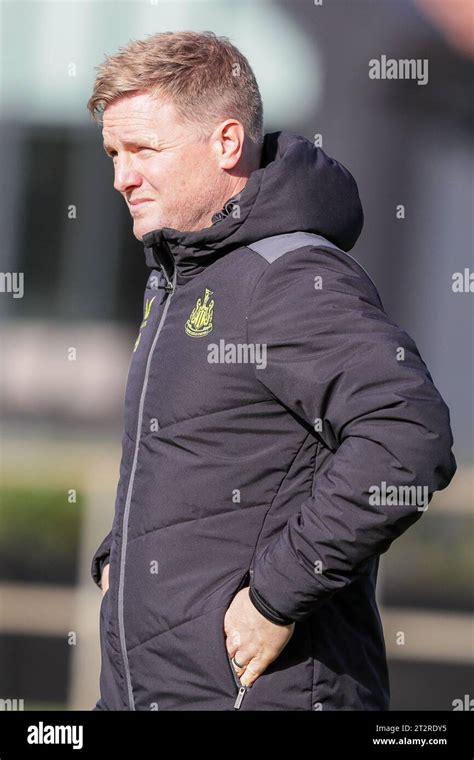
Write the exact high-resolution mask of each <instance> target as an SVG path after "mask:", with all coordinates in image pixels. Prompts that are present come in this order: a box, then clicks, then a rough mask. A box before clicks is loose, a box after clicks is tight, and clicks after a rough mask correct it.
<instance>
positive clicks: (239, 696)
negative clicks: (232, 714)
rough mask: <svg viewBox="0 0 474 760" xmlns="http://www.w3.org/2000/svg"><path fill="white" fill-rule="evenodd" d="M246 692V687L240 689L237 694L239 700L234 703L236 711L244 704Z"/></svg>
mask: <svg viewBox="0 0 474 760" xmlns="http://www.w3.org/2000/svg"><path fill="white" fill-rule="evenodd" d="M246 691H247V687H246V686H240V687H239V693H238V694H237V699H236V700H235V702H234V710H240V705H241V704H242V700H243V698H244V695H245V692H246Z"/></svg>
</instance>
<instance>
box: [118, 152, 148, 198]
mask: <svg viewBox="0 0 474 760" xmlns="http://www.w3.org/2000/svg"><path fill="white" fill-rule="evenodd" d="M142 182H143V178H142V176H141V174H140V173H139V172H137V170H136V169H134V167H133V164H132V162H131V161H130V160H127V159H126V158H119V157H118V156H117V157H116V159H115V163H114V188H115V190H118V192H119V193H125V192H126V191H127V190H129V189H130V188H133V187H139V186H140V185H141V184H142Z"/></svg>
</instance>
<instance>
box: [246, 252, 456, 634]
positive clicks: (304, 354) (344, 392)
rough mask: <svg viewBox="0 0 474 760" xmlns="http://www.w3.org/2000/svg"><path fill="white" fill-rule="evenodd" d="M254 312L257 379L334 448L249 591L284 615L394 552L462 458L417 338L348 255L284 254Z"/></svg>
mask: <svg viewBox="0 0 474 760" xmlns="http://www.w3.org/2000/svg"><path fill="white" fill-rule="evenodd" d="M247 319H248V337H247V340H248V342H249V343H259V344H262V346H265V347H266V363H265V364H266V366H265V367H263V366H262V367H255V368H254V372H255V376H256V378H257V379H258V381H259V382H260V383H262V384H263V385H264V386H265V387H266V389H267V390H268V391H269V392H270V393H271V394H272V395H273V396H274V398H275V399H276V400H277V401H278V402H279V403H281V404H283V405H284V406H285V407H287V408H288V409H289V410H291V411H292V412H293V413H294V414H296V415H297V416H298V417H299V418H300V419H301V422H302V424H304V425H305V426H306V427H308V426H311V428H312V430H314V433H315V435H316V436H317V437H318V438H319V440H320V441H321V443H322V444H323V445H324V446H326V447H328V448H329V449H330V450H331V452H332V461H331V464H330V466H329V468H324V473H323V474H320V475H317V476H316V477H315V479H314V487H313V492H312V494H311V496H310V497H309V498H307V499H306V500H305V501H304V502H303V503H302V504H301V508H300V510H299V512H298V513H297V514H294V515H293V516H292V517H291V519H290V520H289V521H288V523H287V524H286V526H285V527H284V529H283V530H282V531H281V532H280V533H279V534H278V535H277V536H276V537H274V538H273V539H272V540H271V542H270V543H268V544H266V545H265V546H264V547H263V548H262V549H259V550H258V552H257V554H256V557H255V563H254V568H253V573H252V577H251V582H250V598H251V599H252V601H253V603H254V605H255V606H256V607H257V608H258V609H259V610H260V612H261V613H262V614H263V615H265V616H266V617H267V618H268V619H270V620H273V621H274V622H275V623H287V622H290V621H293V620H294V621H297V620H303V619H305V618H307V617H309V615H310V614H312V612H314V610H315V608H316V607H317V605H319V604H320V603H322V602H324V601H325V600H326V599H328V597H330V596H331V595H332V594H334V593H337V591H339V590H341V589H343V588H345V587H346V586H347V585H348V584H349V583H351V580H353V579H354V578H355V577H356V575H357V573H358V572H360V571H361V569H363V566H364V563H366V562H367V561H368V560H369V559H370V558H372V557H374V556H375V555H378V554H382V553H384V552H386V551H387V549H388V548H389V546H390V544H391V543H392V541H393V540H394V539H395V538H397V537H398V536H400V535H401V534H402V533H403V532H404V531H405V530H406V529H407V528H408V527H409V526H410V525H412V524H413V523H414V522H415V521H416V520H418V519H419V518H420V517H421V515H422V514H423V512H424V511H425V510H426V508H427V506H428V503H429V501H430V500H431V497H432V494H433V492H434V491H436V490H440V489H442V488H445V487H446V486H447V485H448V483H449V482H450V480H451V478H452V477H453V475H454V473H455V471H456V461H455V459H454V456H453V454H452V451H451V446H452V434H451V428H450V418H449V411H448V408H447V406H446V404H445V402H444V401H443V399H442V397H441V396H440V394H439V392H438V390H437V389H436V388H435V386H434V384H433V381H432V378H431V376H430V374H429V372H428V369H427V367H426V365H425V364H424V362H423V360H422V359H421V357H420V354H419V352H418V350H417V347H416V345H415V343H414V341H413V340H412V339H411V338H410V337H409V335H407V333H406V332H404V331H403V330H402V329H401V328H399V327H398V326H397V325H395V324H394V323H393V322H391V321H390V319H389V318H388V317H387V315H386V313H385V312H384V310H383V307H382V304H381V302H380V299H379V297H378V294H377V291H376V289H375V287H374V285H373V283H372V282H371V280H370V278H369V277H368V275H367V274H366V273H365V272H364V270H363V269H362V268H361V267H360V266H359V265H358V264H357V262H355V261H354V260H353V259H352V258H351V257H349V256H348V255H346V254H344V253H343V252H339V251H331V252H328V251H327V250H324V249H321V248H315V247H314V246H308V247H305V248H303V249H300V250H298V251H293V252H290V253H287V254H285V255H284V256H282V257H281V258H280V259H278V260H276V261H274V262H273V263H272V264H270V265H269V266H268V268H267V269H266V271H265V273H264V274H263V275H262V276H261V278H260V280H259V281H258V283H257V285H256V287H255V290H254V292H253V294H252V299H251V305H250V307H249V312H248V317H247ZM260 355H262V354H260ZM407 501H409V502H411V503H407Z"/></svg>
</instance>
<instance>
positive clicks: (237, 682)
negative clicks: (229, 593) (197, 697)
mask: <svg viewBox="0 0 474 760" xmlns="http://www.w3.org/2000/svg"><path fill="white" fill-rule="evenodd" d="M251 574H252V571H249V570H247V571H246V573H245V575H244V577H243V578H242V580H241V581H240V583H239V585H238V588H237V589H236V591H235V594H238V593H239V591H240V590H241V589H243V587H244V586H245V583H246V582H247V581H248V579H249V578H250V576H251ZM235 594H234V596H235ZM226 651H227V650H226ZM227 659H228V660H229V665H230V669H231V671H232V675H233V677H234V681H235V685H236V686H237V699H236V700H235V702H234V710H240V706H241V704H242V700H243V698H244V697H245V695H246V693H247V692H248V690H249V688H250V687H249V686H243V685H242V684H241V683H240V679H239V677H238V675H237V673H236V672H235V668H234V666H233V664H232V659H231V657H229V653H228V652H227Z"/></svg>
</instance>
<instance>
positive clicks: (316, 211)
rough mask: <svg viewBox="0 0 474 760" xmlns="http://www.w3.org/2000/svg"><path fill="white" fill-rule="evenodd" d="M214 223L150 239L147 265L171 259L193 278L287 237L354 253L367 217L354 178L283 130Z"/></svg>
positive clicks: (267, 143) (267, 141)
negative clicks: (228, 256) (319, 239)
mask: <svg viewBox="0 0 474 760" xmlns="http://www.w3.org/2000/svg"><path fill="white" fill-rule="evenodd" d="M212 221H213V223H212V225H211V226H210V227H206V228H204V229H202V230H197V231H195V232H183V231H180V230H176V229H173V228H171V227H163V228H161V229H157V230H153V231H152V232H148V233H147V234H145V235H144V236H143V244H144V246H145V259H146V262H147V264H148V265H149V266H152V267H155V266H156V264H157V263H159V264H163V263H164V259H166V260H167V261H170V254H171V255H172V257H173V258H174V259H175V263H177V264H178V268H179V269H180V270H181V271H184V272H185V271H186V270H188V269H193V271H194V270H195V268H196V267H198V268H201V267H203V266H205V265H206V264H208V263H210V261H212V260H214V259H215V258H217V257H219V256H221V255H223V254H225V253H226V252H228V251H229V250H233V249H235V248H239V247H241V246H245V245H250V244H251V243H254V242H255V241H257V240H261V239H262V238H265V237H270V236H272V235H279V234H282V233H288V232H314V233H317V234H319V235H322V236H323V237H325V238H326V239H328V240H329V241H330V242H332V243H334V245H337V246H338V247H339V248H342V249H343V250H345V251H348V250H350V249H351V248H352V247H353V246H354V244H355V242H356V240H357V238H358V237H359V235H360V233H361V230H362V226H363V221H364V217H363V211H362V206H361V202H360V198H359V193H358V189H357V185H356V182H355V180H354V178H353V176H352V175H351V173H350V172H349V171H348V170H347V169H346V168H345V167H344V166H343V165H342V164H341V163H339V162H338V161H336V160H335V159H334V158H331V157H330V156H328V155H327V154H326V153H325V152H324V151H323V150H322V149H321V148H317V147H315V146H314V145H313V143H312V142H311V141H310V140H308V139H306V138H305V137H302V136H300V135H296V134H292V133H290V132H285V131H279V132H271V133H267V134H266V135H265V138H264V144H263V147H262V159H261V163H260V168H259V169H256V170H255V171H253V172H252V174H251V175H250V177H249V179H248V181H247V183H246V185H245V187H244V188H243V190H242V191H241V192H240V193H238V194H237V195H235V196H233V197H232V198H230V199H229V200H228V201H227V202H226V204H225V206H224V208H223V209H222V210H221V211H219V212H217V213H216V214H214V216H213V218H212Z"/></svg>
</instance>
